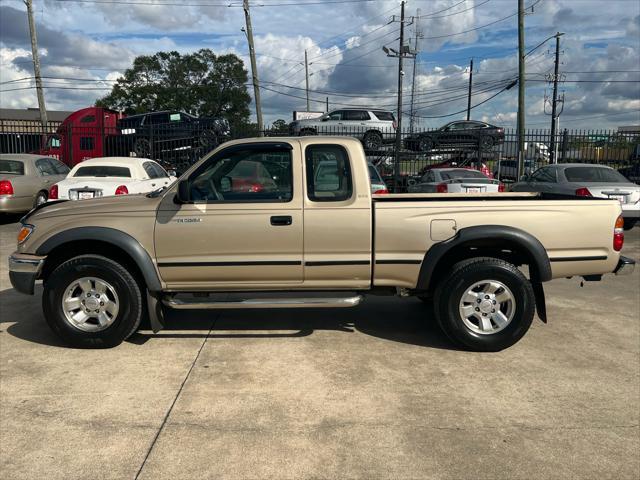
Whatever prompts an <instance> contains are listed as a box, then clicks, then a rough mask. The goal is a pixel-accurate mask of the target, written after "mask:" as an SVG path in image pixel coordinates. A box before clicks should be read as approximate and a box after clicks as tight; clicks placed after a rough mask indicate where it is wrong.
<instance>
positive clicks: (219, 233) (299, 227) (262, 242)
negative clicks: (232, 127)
mask: <svg viewBox="0 0 640 480" xmlns="http://www.w3.org/2000/svg"><path fill="white" fill-rule="evenodd" d="M301 163H302V162H301V160H300V151H299V147H297V146H296V149H294V148H293V146H292V145H291V144H289V143H286V142H260V143H246V144H241V145H232V146H230V147H227V148H224V149H222V150H219V151H218V152H216V153H215V154H214V155H213V156H211V157H210V158H209V159H208V160H207V161H206V162H204V163H203V164H201V165H200V166H199V167H198V168H197V169H196V170H194V171H193V172H192V173H191V174H189V175H188V178H187V181H188V182H189V183H188V185H189V192H190V196H191V198H190V203H186V204H177V203H175V200H174V198H175V195H174V194H173V193H171V192H170V193H169V194H167V195H165V197H164V199H163V201H162V203H161V204H160V207H159V209H158V214H157V222H156V229H155V248H156V257H157V262H158V269H159V271H160V275H161V277H162V279H163V280H164V281H165V282H167V284H168V285H169V288H193V289H196V290H197V289H203V290H204V289H211V290H215V289H224V290H229V289H234V288H244V289H246V288H256V289H260V288H266V287H273V286H275V285H277V286H278V287H279V288H287V286H290V287H295V286H296V285H299V284H300V283H301V282H302V273H303V270H302V269H303V267H302V247H303V235H302V233H303V212H302V195H303V192H302V165H301Z"/></svg>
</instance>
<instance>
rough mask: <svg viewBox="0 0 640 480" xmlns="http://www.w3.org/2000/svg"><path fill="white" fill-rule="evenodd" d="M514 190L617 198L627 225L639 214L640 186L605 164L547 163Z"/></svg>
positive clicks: (631, 223) (634, 220)
mask: <svg viewBox="0 0 640 480" xmlns="http://www.w3.org/2000/svg"><path fill="white" fill-rule="evenodd" d="M511 191H512V192H545V193H555V194H560V195H573V196H580V197H598V198H610V199H615V200H618V201H619V202H620V205H621V206H622V216H623V217H624V223H625V228H626V229H629V228H631V227H633V225H634V224H635V223H636V222H637V221H638V219H639V218H640V186H639V185H637V184H635V183H633V182H631V181H630V180H628V179H627V178H625V177H624V176H623V175H622V174H621V173H620V172H618V171H617V170H614V169H613V168H611V167H607V166H606V165H594V164H588V163H563V164H558V165H547V166H545V167H542V168H539V169H538V170H536V171H535V172H533V173H532V174H531V175H529V176H526V177H524V178H523V179H522V180H521V181H519V182H518V183H515V184H514V185H513V186H512V187H511Z"/></svg>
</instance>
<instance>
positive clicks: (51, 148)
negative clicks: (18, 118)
mask: <svg viewBox="0 0 640 480" xmlns="http://www.w3.org/2000/svg"><path fill="white" fill-rule="evenodd" d="M123 117H124V115H123V114H121V113H118V112H115V111H113V110H108V109H106V108H101V107H87V108H83V109H81V110H78V111H77V112H73V113H72V114H71V115H69V116H68V117H67V118H65V119H64V121H63V122H62V124H60V126H59V127H58V129H57V132H56V133H54V134H53V135H50V136H49V137H48V138H47V144H46V146H45V147H44V148H43V149H41V150H39V151H37V152H35V153H38V154H41V155H48V156H52V157H56V158H58V159H59V160H61V161H62V162H64V163H66V164H67V165H68V166H69V167H73V166H74V165H76V164H78V163H80V162H82V161H83V160H87V159H89V158H95V157H102V156H107V155H109V154H110V150H112V149H111V148H109V147H110V146H111V145H112V144H115V141H116V137H117V136H119V135H120V132H118V129H117V128H116V125H117V122H118V120H120V119H121V118H123Z"/></svg>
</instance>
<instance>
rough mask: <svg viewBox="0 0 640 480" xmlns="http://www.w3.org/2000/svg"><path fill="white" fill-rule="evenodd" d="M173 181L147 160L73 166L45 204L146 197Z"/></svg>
mask: <svg viewBox="0 0 640 480" xmlns="http://www.w3.org/2000/svg"><path fill="white" fill-rule="evenodd" d="M175 180H176V177H174V176H171V175H169V174H168V173H167V171H166V170H165V169H164V168H162V167H161V166H160V165H159V164H158V163H156V162H154V161H153V160H149V159H148V158H135V157H103V158H93V159H91V160H85V161H84V162H82V163H79V164H78V165H76V166H75V167H74V168H73V169H72V170H71V171H70V172H69V174H68V175H67V178H65V179H64V180H62V181H61V182H58V183H56V184H55V185H53V186H52V187H51V188H50V189H49V200H58V199H61V200H67V199H68V200H85V199H89V198H96V197H107V196H110V195H128V194H132V193H148V192H153V191H154V190H158V189H159V188H164V187H168V186H169V185H171V184H172V183H173V182H174V181H175Z"/></svg>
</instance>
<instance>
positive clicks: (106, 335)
mask: <svg viewBox="0 0 640 480" xmlns="http://www.w3.org/2000/svg"><path fill="white" fill-rule="evenodd" d="M142 307H143V303H142V294H141V291H140V287H139V286H138V284H137V282H136V280H135V279H134V278H133V277H132V276H131V274H130V273H129V272H128V271H127V270H126V269H125V268H124V267H123V266H122V265H120V264H119V263H117V262H114V261H113V260H110V259H108V258H106V257H102V256H98V255H81V256H78V257H75V258H72V259H70V260H67V261H66V262H64V263H63V264H61V265H60V266H58V267H57V268H56V269H55V270H54V271H53V272H52V273H51V275H50V276H49V278H48V279H47V280H46V282H45V285H44V294H43V296H42V308H43V310H44V314H45V319H46V320H47V323H48V324H49V326H50V327H51V328H52V329H53V331H54V332H55V333H56V334H58V336H60V338H62V340H63V341H64V342H65V343H67V344H69V345H70V346H73V347H79V348H109V347H115V346H116V345H119V344H120V343H122V341H123V340H125V339H126V338H128V337H129V336H130V335H131V334H133V333H134V332H135V331H136V330H137V329H138V326H139V325H140V320H141V318H142Z"/></svg>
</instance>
